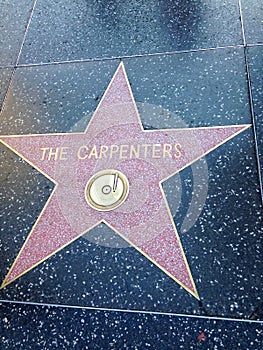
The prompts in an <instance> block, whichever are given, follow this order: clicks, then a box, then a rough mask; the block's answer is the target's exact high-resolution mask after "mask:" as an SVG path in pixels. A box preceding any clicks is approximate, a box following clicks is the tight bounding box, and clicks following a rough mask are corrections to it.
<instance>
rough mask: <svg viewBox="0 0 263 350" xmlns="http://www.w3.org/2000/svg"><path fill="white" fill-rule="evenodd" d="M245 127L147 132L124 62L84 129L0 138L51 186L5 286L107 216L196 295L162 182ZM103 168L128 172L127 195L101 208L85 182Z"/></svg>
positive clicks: (105, 219)
mask: <svg viewBox="0 0 263 350" xmlns="http://www.w3.org/2000/svg"><path fill="white" fill-rule="evenodd" d="M247 127H248V125H241V126H227V127H207V128H192V129H166V130H154V131H145V130H144V129H143V127H142V124H141V120H140V117H139V114H138V111H137V108H136V104H135V102H134V99H133V95H132V91H131V88H130V85H129V82H128V79H127V76H126V73H125V70H124V66H123V64H122V63H121V64H120V65H119V67H118V69H117V71H116V73H115V75H114V77H113V79H112V81H111V82H110V84H109V86H108V88H107V90H106V92H105V94H104V96H103V98H102V100H101V102H100V104H99V106H98V107H97V109H96V111H95V113H94V115H93V117H92V119H91V121H90V122H89V124H88V126H87V128H86V130H85V132H83V133H68V134H44V135H23V136H2V137H0V140H1V141H2V143H3V144H5V145H6V146H7V147H8V148H10V149H11V150H13V151H14V152H15V153H17V154H18V155H19V156H21V157H22V158H24V159H25V160H26V161H27V162H28V163H30V164H31V165H32V166H33V167H35V168H36V169H38V170H39V171H40V172H41V173H43V174H44V175H46V176H47V177H48V178H49V179H51V180H52V181H53V182H54V183H55V185H56V186H55V189H54V191H53V192H52V194H51V196H50V198H49V200H48V201H47V203H46V205H45V207H44V208H43V210H42V212H41V214H40V216H39V218H38V220H37V221H36V223H35V225H34V226H33V228H32V230H31V232H30V234H29V236H28V238H27V239H26V241H25V243H24V245H23V247H22V249H21V251H20V253H19V255H18V257H17V258H16V260H15V262H14V264H13V265H12V267H11V269H10V271H9V273H8V275H7V276H6V278H5V280H4V282H3V284H2V288H3V287H4V286H6V285H8V284H9V283H11V282H12V281H14V280H15V279H17V278H18V277H19V276H21V275H23V274H25V273H26V272H27V271H29V270H31V269H32V268H33V267H35V266H37V265H38V264H40V263H41V262H43V261H44V260H46V259H48V258H49V257H50V256H51V255H53V254H55V253H56V252H58V251H59V250H61V249H62V248H64V247H65V246H67V245H68V244H70V243H71V242H73V241H74V240H76V239H77V238H78V237H80V236H81V235H83V234H84V233H85V232H87V231H88V230H90V229H91V228H93V227H94V226H96V225H98V224H99V223H100V222H104V223H106V224H107V225H109V226H110V227H111V228H112V229H113V230H114V231H115V232H116V233H118V234H119V235H120V236H121V237H123V238H124V239H125V240H126V241H128V242H129V243H130V244H131V245H132V246H133V247H135V248H136V249H137V250H138V251H139V252H141V253H142V254H143V255H144V256H145V257H146V258H148V259H149V260H150V261H151V262H153V263H154V264H156V265H157V266H158V267H159V268H160V269H162V270H163V271H164V272H165V273H166V274H167V275H169V276H170V277H171V278H173V279H174V280H175V281H176V282H178V283H179V284H180V285H181V286H182V287H183V288H185V289H186V290H187V291H188V292H190V293H191V294H192V295H194V296H195V297H196V298H198V293H197V290H196V287H195V284H194V281H193V278H192V276H191V272H190V269H189V266H188V263H187V260H186V257H185V255H184V252H183V248H182V245H181V242H180V239H179V236H178V233H177V231H176V228H175V226H174V222H173V219H172V217H171V214H170V211H169V208H168V204H167V201H166V198H165V195H164V192H163V190H162V186H161V183H162V182H163V181H164V180H166V179H167V178H169V177H171V176H172V175H174V174H175V173H178V172H179V171H180V170H182V169H183V168H185V167H187V166H189V165H190V164H192V163H193V162H194V161H196V160H197V159H199V158H201V157H203V156H204V155H205V154H207V153H209V152H210V151H212V150H213V149H215V148H216V147H218V146H220V145H221V144H223V143H224V142H226V141H227V140H229V139H231V138H232V137H234V136H235V135H237V134H239V133H240V132H242V131H243V130H245V129H246V128H247ZM106 169H115V170H117V171H120V172H121V173H123V174H124V175H125V176H126V178H127V179H128V182H129V194H128V197H127V199H126V200H125V201H124V202H123V203H122V204H121V205H120V206H119V207H117V208H115V209H112V210H109V211H100V210H97V209H94V208H92V207H91V206H90V205H89V204H88V203H87V200H86V197H85V188H86V185H87V183H88V181H89V180H90V178H91V177H92V176H93V175H94V174H96V173H98V172H99V171H102V170H106Z"/></svg>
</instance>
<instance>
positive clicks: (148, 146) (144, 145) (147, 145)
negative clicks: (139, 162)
mask: <svg viewBox="0 0 263 350" xmlns="http://www.w3.org/2000/svg"><path fill="white" fill-rule="evenodd" d="M151 146H152V145H150V144H147V143H144V144H142V147H144V158H147V154H148V149H149V148H150V147H151Z"/></svg>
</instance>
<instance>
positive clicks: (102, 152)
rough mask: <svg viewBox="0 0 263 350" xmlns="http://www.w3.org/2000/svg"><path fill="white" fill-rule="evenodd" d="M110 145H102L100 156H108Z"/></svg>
mask: <svg viewBox="0 0 263 350" xmlns="http://www.w3.org/2000/svg"><path fill="white" fill-rule="evenodd" d="M108 149H109V147H108V146H100V156H99V157H100V158H102V157H106V153H107V152H108Z"/></svg>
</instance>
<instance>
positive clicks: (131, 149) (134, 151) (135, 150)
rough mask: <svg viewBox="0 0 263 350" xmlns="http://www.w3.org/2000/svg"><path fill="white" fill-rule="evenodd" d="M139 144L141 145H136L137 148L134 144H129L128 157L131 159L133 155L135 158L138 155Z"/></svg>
mask: <svg viewBox="0 0 263 350" xmlns="http://www.w3.org/2000/svg"><path fill="white" fill-rule="evenodd" d="M140 146H141V145H137V149H135V146H133V145H131V146H130V159H132V157H133V155H134V156H135V158H139V157H140Z"/></svg>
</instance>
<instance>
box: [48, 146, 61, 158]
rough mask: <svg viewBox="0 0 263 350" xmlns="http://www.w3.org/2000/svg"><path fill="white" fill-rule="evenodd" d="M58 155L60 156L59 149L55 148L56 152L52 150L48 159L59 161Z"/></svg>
mask: <svg viewBox="0 0 263 350" xmlns="http://www.w3.org/2000/svg"><path fill="white" fill-rule="evenodd" d="M58 154H59V148H55V150H54V151H53V148H50V149H49V153H48V158H47V159H48V160H51V158H52V157H54V160H57V159H58Z"/></svg>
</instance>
